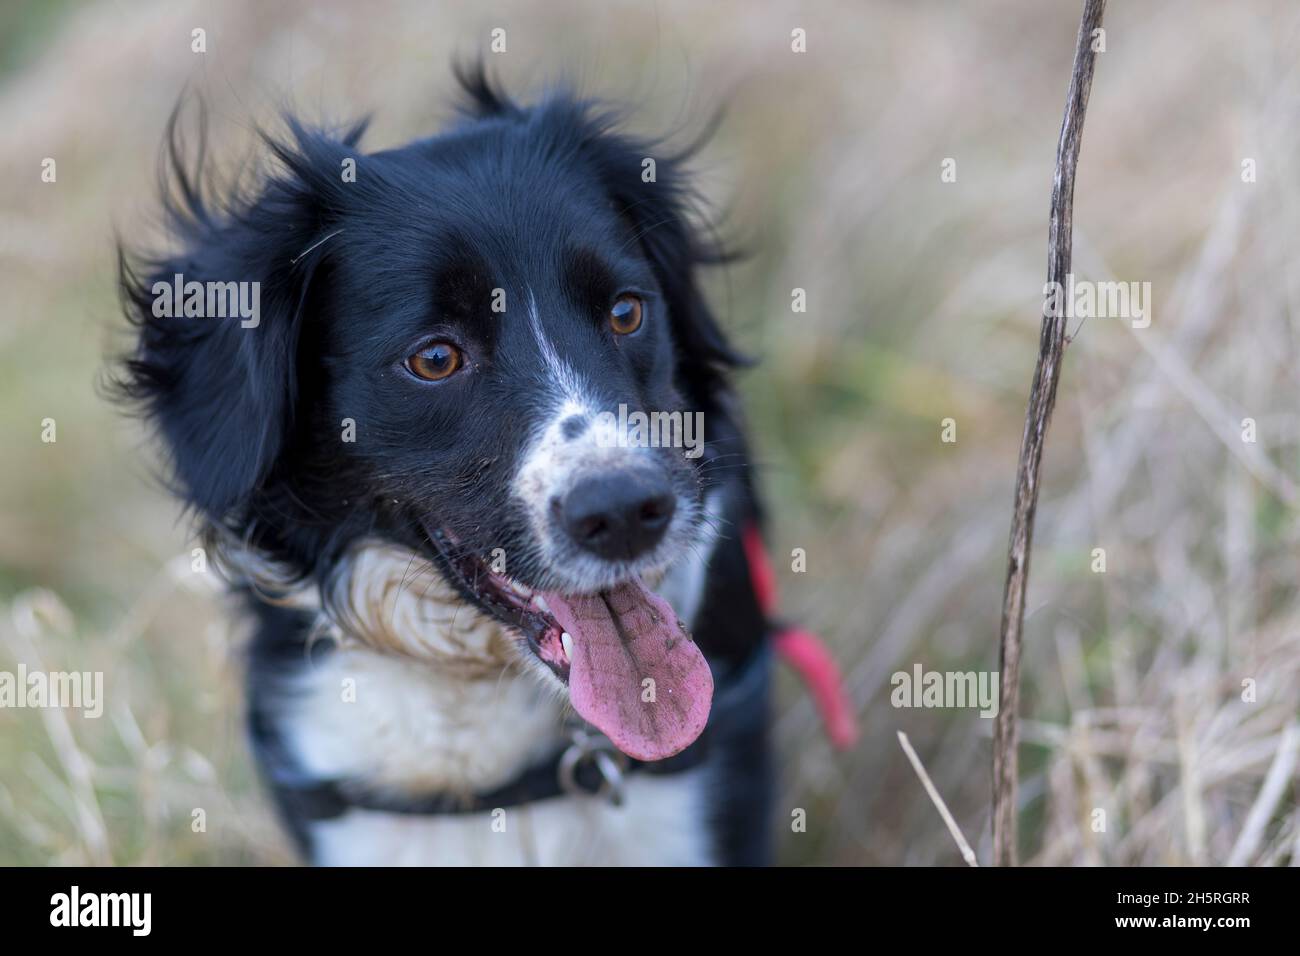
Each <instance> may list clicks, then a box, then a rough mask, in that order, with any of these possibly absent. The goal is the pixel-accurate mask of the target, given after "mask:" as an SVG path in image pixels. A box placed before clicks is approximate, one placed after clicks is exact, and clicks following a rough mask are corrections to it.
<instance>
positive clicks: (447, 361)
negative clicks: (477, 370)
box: [406, 342, 462, 382]
mask: <svg viewBox="0 0 1300 956" xmlns="http://www.w3.org/2000/svg"><path fill="white" fill-rule="evenodd" d="M461 361H462V356H461V351H460V349H458V348H456V346H454V345H452V344H451V343H450V342H434V343H433V344H432V345H430V346H428V347H427V348H423V349H420V351H418V352H416V353H415V354H414V355H412V356H411V357H410V358H408V359H407V360H406V367H407V368H408V369H410V371H411V374H412V375H414V376H415V377H416V378H422V379H424V380H425V381H426V382H438V381H441V380H442V379H444V378H446V377H447V376H449V375H451V374H452V373H453V372H455V371H456V370H457V369H458V368H460V366H461Z"/></svg>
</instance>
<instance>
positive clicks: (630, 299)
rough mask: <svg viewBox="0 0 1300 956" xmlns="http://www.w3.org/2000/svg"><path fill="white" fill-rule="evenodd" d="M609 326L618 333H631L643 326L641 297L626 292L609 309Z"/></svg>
mask: <svg viewBox="0 0 1300 956" xmlns="http://www.w3.org/2000/svg"><path fill="white" fill-rule="evenodd" d="M609 327H610V328H611V329H613V330H614V333H615V334H616V335H631V334H632V333H633V332H635V331H636V330H637V329H639V328H641V298H640V297H639V296H635V295H630V294H627V293H624V294H623V295H620V296H619V297H618V298H617V299H615V300H614V305H613V306H612V307H611V308H610V310H609Z"/></svg>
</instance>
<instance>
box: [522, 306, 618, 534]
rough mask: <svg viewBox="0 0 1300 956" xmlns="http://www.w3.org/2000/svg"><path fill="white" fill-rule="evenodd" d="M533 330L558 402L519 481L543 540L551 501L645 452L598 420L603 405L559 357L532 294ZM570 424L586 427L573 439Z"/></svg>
mask: <svg viewBox="0 0 1300 956" xmlns="http://www.w3.org/2000/svg"><path fill="white" fill-rule="evenodd" d="M528 324H529V327H530V328H531V329H532V332H533V337H534V338H536V339H537V346H538V349H539V350H540V352H541V356H542V361H543V362H544V363H545V365H546V370H547V373H548V376H549V379H550V381H551V383H552V385H553V391H552V398H553V400H552V402H551V404H550V406H549V407H548V408H546V409H545V411H544V412H543V418H542V421H541V422H540V423H539V425H538V428H537V432H536V435H535V436H534V438H533V440H532V442H531V444H530V445H529V447H528V449H527V451H526V452H525V453H524V456H523V460H522V463H521V464H520V466H519V471H518V472H517V473H516V475H515V493H516V494H517V495H518V496H519V498H520V500H521V501H523V502H524V504H525V505H526V506H527V508H528V512H529V515H530V518H531V519H532V521H533V523H534V527H535V528H536V530H537V531H538V533H539V537H542V538H545V530H546V527H547V523H548V518H547V516H548V513H549V511H550V507H551V501H552V500H554V499H556V498H562V497H563V496H564V493H565V492H566V491H568V489H569V488H571V487H573V485H574V483H575V482H576V481H577V480H578V478H579V477H580V476H581V475H583V474H585V473H588V472H592V471H598V470H601V469H605V468H615V467H618V466H620V465H629V464H631V463H632V462H633V461H635V460H636V459H637V458H638V457H640V455H641V454H643V451H642V449H639V448H635V447H629V443H627V442H619V441H617V436H616V435H614V434H612V433H610V429H609V425H608V423H607V422H604V421H602V419H608V416H601V415H599V414H597V403H596V402H595V401H594V400H593V399H592V398H591V392H590V390H589V389H587V388H586V387H585V383H584V382H583V381H582V379H581V377H580V376H579V375H578V374H577V373H576V372H575V371H574V370H573V367H572V366H571V365H569V363H568V362H566V361H564V359H562V358H561V357H560V355H559V354H558V353H557V352H556V351H555V346H554V345H553V344H552V343H551V341H550V340H549V339H548V338H547V337H546V333H545V332H544V331H543V330H542V321H541V317H540V316H539V315H538V313H537V302H536V300H535V299H534V297H533V293H532V290H531V289H530V290H529V292H528ZM570 419H578V420H580V421H581V426H582V427H581V430H578V429H577V428H576V426H575V431H574V434H573V435H572V436H570V435H568V434H566V428H565V426H566V423H567V422H568V421H569V420H570Z"/></svg>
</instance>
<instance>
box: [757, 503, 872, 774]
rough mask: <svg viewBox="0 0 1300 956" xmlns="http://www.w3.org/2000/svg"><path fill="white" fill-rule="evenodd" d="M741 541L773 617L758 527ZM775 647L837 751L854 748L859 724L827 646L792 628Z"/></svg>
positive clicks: (771, 583) (772, 577) (761, 600)
mask: <svg viewBox="0 0 1300 956" xmlns="http://www.w3.org/2000/svg"><path fill="white" fill-rule="evenodd" d="M741 541H742V544H743V545H744V548H745V559H746V560H747V561H748V563H749V577H750V580H751V582H752V583H753V587H754V596H755V598H757V600H758V606H759V608H760V609H761V610H762V611H763V614H764V615H765V616H768V617H770V616H771V615H772V613H773V611H774V610H775V608H776V574H775V572H773V570H772V565H771V563H770V562H769V561H768V560H767V552H766V551H765V550H764V548H763V536H762V534H761V533H760V532H759V530H758V525H757V524H755V523H753V522H751V523H750V524H749V525H747V526H746V527H745V531H744V534H743V536H742V539H741ZM773 643H774V644H775V646H776V652H777V653H778V654H779V655H780V656H781V659H782V660H783V661H785V662H786V664H788V665H789V666H790V667H792V668H794V670H795V672H796V673H797V674H798V675H799V677H800V678H801V679H802V680H803V682H804V686H805V687H806V688H807V689H808V693H810V694H812V698H813V703H814V704H815V705H816V707H817V710H818V712H819V713H820V714H821V718H822V724H823V726H825V728H826V735H827V736H828V737H830V741H831V744H832V745H833V746H834V747H835V748H836V749H838V750H847V749H848V748H850V747H852V746H853V744H854V743H855V742H856V741H857V739H858V726H857V721H856V719H855V717H854V714H853V708H852V707H851V706H850V704H849V699H848V695H847V694H845V692H844V683H843V681H842V680H841V678H840V671H839V668H838V667H836V666H835V659H834V658H833V657H831V654H830V651H828V650H827V649H826V645H825V644H824V643H823V642H822V640H821V639H820V638H819V637H817V635H815V634H811V633H809V632H808V631H803V630H799V629H798V628H793V627H787V628H783V629H782V630H780V631H779V632H777V634H776V636H775V637H774V638H773Z"/></svg>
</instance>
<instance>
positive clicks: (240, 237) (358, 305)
mask: <svg viewBox="0 0 1300 956" xmlns="http://www.w3.org/2000/svg"><path fill="white" fill-rule="evenodd" d="M460 79H461V83H462V86H463V87H464V90H465V93H466V103H465V105H464V109H463V112H464V119H463V121H462V122H461V123H460V124H458V125H456V126H455V127H453V128H452V129H451V130H449V131H447V132H445V133H443V134H441V135H439V136H436V137H433V138H430V139H426V140H422V141H417V142H414V143H411V144H410V145H407V146H404V147H402V148H400V149H391V150H384V151H380V152H376V153H370V154H363V153H362V152H361V151H360V149H359V145H358V144H359V142H360V139H361V136H362V134H363V132H364V124H360V125H357V126H355V127H352V128H350V129H347V130H344V131H342V132H339V133H337V134H331V133H329V132H325V131H321V130H314V129H309V128H308V127H306V126H304V125H303V124H302V123H300V122H298V121H296V120H293V119H289V120H288V129H289V135H288V137H287V138H285V139H278V138H275V137H271V136H265V137H264V139H265V142H266V145H267V147H268V149H269V152H270V154H271V156H272V157H273V159H274V161H275V163H274V166H273V168H272V169H271V170H270V171H269V172H268V173H266V174H265V175H264V176H263V177H262V178H261V179H260V180H259V182H258V184H257V185H256V186H255V188H252V189H251V190H245V191H242V192H241V191H235V192H233V193H230V194H225V195H224V198H218V197H222V196H223V190H222V189H220V188H216V187H214V186H213V185H212V184H211V183H209V182H208V181H207V179H206V172H205V169H204V162H205V155H204V154H205V153H206V149H205V145H206V144H205V142H204V140H205V136H204V135H201V137H200V147H199V149H198V151H197V153H198V155H197V160H196V161H194V162H187V161H186V160H185V158H184V157H185V156H186V153H187V150H186V148H185V144H184V142H183V136H182V127H183V122H182V118H181V112H180V111H179V110H178V112H177V114H175V115H174V116H173V119H172V122H171V124H170V125H169V131H168V137H167V149H166V155H165V161H166V167H167V170H168V179H169V182H170V183H171V185H170V186H169V187H168V188H167V189H166V190H165V194H164V203H165V212H166V216H167V223H168V226H169V228H170V231H171V234H172V235H173V236H174V239H175V245H176V249H177V250H178V251H176V252H174V253H171V254H167V255H163V256H158V257H144V256H140V255H138V254H136V253H133V252H131V251H128V250H125V249H123V250H122V252H121V254H120V263H121V278H122V283H121V284H122V290H123V295H124V300H125V304H126V311H127V313H128V315H129V316H130V318H131V319H132V321H133V322H134V323H135V325H136V327H137V330H138V338H137V343H136V346H135V348H134V350H133V352H132V353H131V354H130V355H129V356H128V357H127V358H125V359H124V360H123V363H122V365H121V366H120V374H119V375H118V376H117V379H116V386H117V389H118V392H119V394H120V395H121V397H122V398H123V399H125V400H127V401H129V402H133V403H135V404H136V406H137V407H138V408H139V409H140V410H141V411H142V412H143V414H145V415H146V416H147V418H148V419H149V420H150V421H151V422H152V423H153V424H154V425H155V426H156V428H157V430H158V432H159V433H160V436H161V438H162V440H163V445H164V448H165V450H166V454H167V456H168V461H169V464H170V476H171V478H172V483H173V487H174V489H175V491H176V493H177V494H178V496H179V497H180V498H181V499H182V500H183V501H184V502H185V503H186V504H187V505H188V506H189V507H190V508H191V509H192V510H193V512H194V513H195V515H196V517H197V518H198V520H199V522H200V524H201V525H202V526H204V527H206V528H208V529H219V530H220V532H221V534H222V535H223V536H226V537H233V538H235V539H239V540H242V541H244V542H246V543H247V544H249V545H251V546H253V547H255V548H257V549H258V550H259V551H260V552H262V553H264V554H266V555H268V556H269V557H272V558H274V559H275V560H276V561H278V562H281V563H282V564H283V565H284V566H287V567H288V568H290V569H292V571H293V573H294V574H296V575H297V576H298V577H300V578H301V579H302V580H304V581H315V582H317V583H324V582H326V581H328V579H329V576H330V574H331V572H332V571H333V570H334V569H335V567H336V566H337V564H338V562H339V560H340V556H341V555H342V554H343V553H344V551H345V550H346V548H347V547H348V546H349V544H351V543H352V542H354V541H356V540H357V539H359V538H361V537H364V536H375V535H377V536H380V537H384V538H387V539H390V540H392V541H394V542H397V543H399V544H402V545H404V546H407V547H409V548H411V549H413V550H415V551H417V552H420V553H424V554H426V555H428V556H429V557H430V559H431V560H435V561H442V560H445V558H444V556H442V555H439V554H438V553H437V551H436V549H435V548H432V546H431V543H430V540H429V537H428V535H427V534H426V532H425V530H424V528H425V526H426V523H427V522H428V521H429V520H430V516H436V519H437V521H438V523H439V524H440V525H441V526H443V527H445V528H447V529H449V530H451V531H452V532H454V534H455V536H456V537H457V538H458V539H459V540H460V542H461V543H462V545H463V546H464V547H465V548H466V549H467V550H470V551H473V552H474V553H487V552H488V551H490V549H491V548H493V547H496V546H498V545H500V544H502V543H503V542H508V543H509V545H510V546H511V547H512V549H513V550H512V554H518V555H520V556H521V557H520V560H519V561H518V562H517V563H516V564H515V565H514V566H513V567H512V569H511V572H512V575H515V576H517V577H518V578H519V579H520V580H523V581H526V582H528V583H530V584H532V585H534V586H538V587H540V586H542V585H544V584H545V583H546V582H547V581H548V577H547V575H548V573H549V571H548V569H547V568H546V567H544V566H543V562H542V561H541V558H540V557H539V556H538V554H537V548H536V547H535V546H534V545H533V544H532V543H530V541H529V534H530V532H529V530H528V527H527V523H526V521H525V518H524V516H523V515H521V514H520V513H519V510H518V507H517V505H516V503H514V502H513V501H512V500H511V499H510V497H509V495H508V494H506V491H505V489H506V488H507V485H508V480H509V477H510V475H511V474H512V472H513V468H514V466H515V464H516V458H517V456H516V452H517V451H518V450H519V449H520V448H521V447H522V445H523V443H524V440H525V438H526V437H527V436H526V415H525V414H523V412H524V411H525V410H526V409H527V408H528V407H529V405H530V403H532V402H533V401H534V395H533V394H532V393H533V391H534V390H535V389H536V388H538V387H539V372H538V369H537V367H536V364H535V363H536V354H535V353H536V348H535V346H531V347H530V344H529V341H528V339H527V336H528V332H527V329H526V323H523V322H522V321H520V320H518V319H514V320H513V321H512V318H511V316H510V314H509V313H510V310H511V309H517V308H518V304H519V303H522V302H524V301H525V300H526V299H525V297H527V296H529V295H532V296H535V300H536V303H537V306H538V309H539V311H541V312H543V313H544V314H546V315H547V316H548V317H550V318H549V319H548V322H549V323H550V324H548V333H550V334H553V335H554V336H556V349H557V350H558V351H560V352H561V353H562V354H564V355H565V356H566V358H570V359H572V360H573V361H574V362H576V363H578V364H579V367H580V370H581V372H582V373H583V375H584V377H585V379H586V380H587V381H589V382H592V383H595V387H596V388H598V389H599V390H600V391H601V396H600V397H601V399H602V400H605V401H608V402H609V403H610V406H611V407H614V406H616V405H617V404H618V403H619V402H626V403H628V404H629V405H631V406H632V407H640V408H685V409H689V410H698V411H702V412H704V413H705V421H706V423H707V429H708V431H707V438H708V453H707V454H706V455H705V456H704V458H703V459H701V461H700V462H697V463H694V464H690V465H682V464H681V457H680V456H677V462H678V463H677V464H674V465H672V466H671V467H673V468H675V469H677V471H676V472H674V482H675V487H676V488H677V489H678V490H679V493H681V494H683V495H688V496H691V497H693V498H695V499H696V500H699V498H700V496H701V494H702V491H703V489H705V488H706V487H707V486H708V485H710V484H711V483H719V482H726V483H729V484H731V485H733V486H734V488H733V493H732V494H731V496H730V500H731V502H732V504H731V509H730V513H729V514H728V515H727V516H725V518H726V522H727V523H726V526H725V527H724V530H723V536H724V541H723V544H722V545H721V546H720V548H719V551H718V553H717V554H716V556H715V559H714V561H713V563H712V565H711V568H710V580H709V584H708V590H707V598H706V601H705V606H704V611H703V613H702V618H701V621H700V622H699V623H698V625H697V627H696V629H695V637H696V640H697V641H698V643H699V645H700V646H701V648H702V649H703V650H704V652H705V654H706V656H707V657H708V658H709V660H710V663H711V665H712V666H713V667H714V669H715V672H716V673H718V674H719V675H723V674H725V673H726V672H727V670H728V668H734V667H739V666H741V665H742V664H743V663H744V662H745V661H747V660H748V659H749V658H750V655H752V654H754V653H757V652H758V650H759V648H760V647H761V645H762V643H763V641H764V637H765V629H766V622H765V621H764V620H763V618H762V614H761V612H760V611H759V609H758V607H757V604H756V602H755V599H754V595H753V593H752V589H751V586H750V580H749V575H748V572H747V569H746V567H745V564H744V557H743V553H742V551H741V549H740V545H739V540H738V533H739V530H740V527H741V526H742V525H743V524H744V523H745V522H748V521H753V520H757V505H756V502H755V499H754V494H753V490H752V488H751V486H750V479H749V476H748V474H747V470H746V462H747V457H746V449H745V443H744V439H743V436H742V434H741V430H740V427H739V423H738V422H737V421H736V418H735V415H734V412H733V410H732V409H733V401H732V398H731V392H730V389H729V385H728V381H727V372H728V369H729V368H731V367H733V366H735V365H737V364H739V362H740V361H741V359H740V357H739V356H738V355H737V353H736V352H735V351H733V349H732V348H731V346H730V345H729V344H728V342H727V339H726V337H725V335H724V334H723V331H722V329H721V327H720V326H719V324H718V322H717V321H716V320H715V318H714V316H713V315H712V313H711V310H710V309H709V307H708V305H707V303H706V301H705V298H704V296H703V294H702V293H701V290H700V288H699V285H698V284H697V283H698V270H699V268H700V267H701V266H705V265H709V264H712V263H715V262H718V261H721V260H722V259H723V258H724V256H723V254H722V252H721V250H719V249H718V248H716V247H715V246H714V245H713V244H712V243H710V242H709V241H708V240H706V238H705V236H704V233H703V232H702V231H701V230H700V229H699V228H698V226H697V225H696V224H695V223H694V221H693V216H692V211H691V206H692V195H691V192H690V188H689V185H688V181H687V179H686V177H685V173H684V170H683V164H684V162H685V161H686V160H687V159H688V158H689V157H688V156H687V155H680V154H679V155H672V154H666V153H665V152H664V150H663V148H662V147H661V146H660V145H659V144H656V143H652V142H643V141H638V140H635V139H633V138H630V137H628V136H626V135H625V134H623V133H620V132H618V131H617V130H616V128H615V120H616V117H615V116H614V114H612V113H610V112H608V111H606V110H604V109H602V108H601V107H598V106H597V105H595V104H593V103H590V102H586V101H582V100H579V99H576V98H574V97H572V96H570V95H556V96H553V97H551V98H549V99H547V100H545V101H543V102H541V103H540V104H538V105H535V106H531V107H527V108H525V107H522V106H519V105H517V104H516V103H514V102H513V101H512V100H510V99H509V98H508V97H507V96H505V95H504V94H503V93H502V92H500V91H499V90H497V89H496V88H495V87H494V86H493V85H492V84H490V83H489V82H488V80H487V78H486V75H485V74H484V73H483V71H482V70H481V68H480V69H477V70H466V71H462V74H461V76H460ZM200 124H201V128H202V117H200ZM645 157H654V158H655V160H656V166H657V169H656V177H655V181H654V182H650V183H647V182H644V181H643V179H642V168H643V167H642V161H643V159H644V158H645ZM349 159H351V160H355V162H356V170H357V172H356V180H355V182H345V181H344V179H343V176H342V175H341V171H342V167H343V164H344V162H345V161H346V160H349ZM226 193H229V191H228V190H227V191H226ZM177 273H179V274H182V275H183V276H184V277H185V279H186V280H197V281H201V282H202V281H216V282H229V281H243V282H257V283H260V288H261V314H260V318H259V322H258V325H257V326H256V328H244V327H242V326H241V324H240V322H239V321H238V320H236V319H213V318H188V319H187V318H159V317H156V316H155V315H154V314H153V304H154V302H155V295H154V291H153V290H154V284H155V282H158V281H169V280H170V279H171V277H172V276H173V275H174V274H177ZM629 288H631V289H636V290H638V291H639V292H641V293H643V294H644V297H645V301H646V302H647V309H648V312H649V318H648V319H647V321H646V323H645V326H644V329H643V331H642V332H639V333H638V334H637V335H636V336H634V337H633V336H629V337H628V339H627V340H626V341H619V342H614V341H613V340H612V339H611V336H610V334H609V332H608V330H607V329H606V328H604V327H603V326H602V325H601V324H600V318H601V316H602V315H603V313H604V311H605V310H607V309H608V308H609V303H610V301H611V299H612V297H613V296H615V295H616V294H618V293H620V291H623V290H626V289H629ZM494 289H504V290H505V295H506V301H507V303H508V305H507V318H505V319H500V318H498V319H495V320H494V319H485V318H484V316H485V315H487V314H489V313H488V309H489V303H490V301H491V298H492V295H493V290H494ZM516 314H517V313H516ZM555 317H562V318H563V321H560V320H559V319H556V318H555ZM433 338H437V339H447V340H454V341H456V342H458V343H463V344H464V346H465V354H467V355H469V356H471V361H472V362H473V367H472V368H470V369H468V371H467V373H466V374H458V375H457V376H456V377H455V378H454V379H449V380H447V381H445V382H437V383H429V382H421V381H417V380H415V379H414V378H413V377H412V376H411V375H410V374H408V373H407V372H406V371H405V369H404V367H403V366H402V362H403V360H404V359H405V358H406V357H407V356H409V355H410V354H411V353H412V352H413V351H414V350H416V349H417V348H419V347H421V345H422V343H427V342H428V341H430V340H431V339H433ZM344 419H350V420H352V421H354V422H355V430H356V440H355V441H354V442H341V441H340V431H341V429H342V428H343V427H344V425H343V420H344ZM666 467H667V466H666ZM683 468H684V469H685V470H684V471H683V470H682V469H683ZM248 601H249V603H250V605H251V606H252V607H253V608H254V609H255V612H256V614H257V615H258V620H259V628H258V632H257V636H256V638H255V640H254V644H253V648H252V666H251V669H250V670H251V678H250V695H251V699H250V713H251V724H252V728H253V733H254V740H255V743H256V746H257V751H258V755H259V759H260V762H261V764H262V766H263V768H264V770H266V771H267V772H268V775H269V776H270V778H271V780H272V782H273V784H275V783H277V782H278V781H283V780H285V779H287V778H288V777H291V776H292V774H293V772H294V768H293V767H292V766H291V763H292V761H291V760H290V758H289V757H288V756H287V754H286V753H285V752H284V751H283V748H281V747H279V745H278V743H277V740H276V736H275V728H274V722H273V719H272V717H271V716H270V715H271V714H272V713H273V710H274V708H273V707H270V706H268V702H273V700H274V696H275V695H276V694H277V693H279V692H280V688H281V686H282V684H283V680H284V677H285V676H286V674H288V673H290V672H291V671H292V669H293V668H296V667H301V666H304V662H305V658H306V657H307V654H306V647H307V640H306V632H307V628H308V626H309V623H310V622H309V620H308V619H307V618H306V617H305V616H304V615H301V614H298V613H295V612H290V611H285V610H281V609H275V608H270V607H268V606H266V605H263V604H261V603H260V602H259V601H258V600H257V599H256V597H255V596H254V595H252V594H251V592H250V593H249V595H248ZM326 652H327V651H326ZM765 722H766V717H765V713H758V712H755V713H753V714H750V715H748V716H747V718H746V720H745V721H743V722H742V723H743V726H740V725H738V726H737V728H735V729H733V730H732V731H731V732H729V734H728V735H727V738H726V739H725V740H723V739H719V741H718V743H717V753H718V759H719V760H722V761H724V762H726V763H727V764H728V766H730V767H731V768H732V774H733V776H730V777H729V779H730V780H731V783H732V785H731V786H728V787H725V788H724V791H723V792H722V793H721V794H720V798H719V803H718V806H717V812H716V814H715V816H716V822H717V834H718V844H719V847H720V848H721V850H722V853H723V859H724V861H726V862H741V863H758V862H763V861H764V860H765V859H766V845H767V841H766V838H765V836H764V833H765V830H766V815H767V804H768V787H769V779H768V778H769V773H768V761H767V755H766V746H767V745H766V730H765ZM281 796H282V795H281ZM282 809H285V810H286V816H287V817H288V823H289V825H290V827H291V829H293V831H294V832H295V834H296V835H297V836H298V838H299V840H300V841H301V842H302V845H303V846H304V848H308V847H307V843H306V840H307V837H306V834H305V830H304V829H303V827H302V826H301V821H296V820H294V819H293V813H292V811H291V810H290V809H289V808H288V807H287V806H286V805H285V804H284V803H283V802H282Z"/></svg>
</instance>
